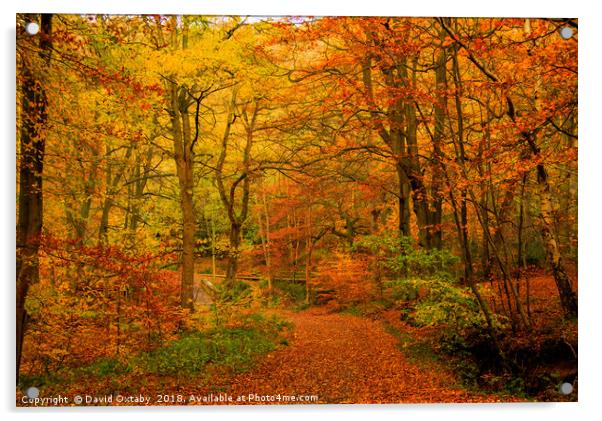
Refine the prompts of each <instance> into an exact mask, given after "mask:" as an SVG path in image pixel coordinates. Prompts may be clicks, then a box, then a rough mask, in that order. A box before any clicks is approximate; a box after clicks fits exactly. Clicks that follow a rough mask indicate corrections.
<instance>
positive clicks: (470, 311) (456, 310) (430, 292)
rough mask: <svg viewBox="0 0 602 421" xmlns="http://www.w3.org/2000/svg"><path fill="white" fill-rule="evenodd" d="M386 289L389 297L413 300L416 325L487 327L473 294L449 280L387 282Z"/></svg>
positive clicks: (413, 319) (498, 321)
mask: <svg viewBox="0 0 602 421" xmlns="http://www.w3.org/2000/svg"><path fill="white" fill-rule="evenodd" d="M388 287H389V288H390V289H391V296H392V297H412V300H415V303H414V304H413V311H412V312H411V313H410V314H409V317H410V319H411V320H412V321H413V322H414V323H415V324H416V325H419V326H435V325H445V326H448V327H450V328H452V329H453V330H454V331H460V330H463V329H466V328H478V329H486V327H487V324H486V320H485V317H484V315H483V313H482V311H481V309H480V307H479V304H478V302H477V300H476V298H475V297H474V294H473V293H472V291H471V290H470V289H469V288H468V287H464V286H461V285H457V284H456V283H455V282H453V281H452V280H450V279H447V278H438V277H434V278H431V279H428V280H424V279H402V280H397V281H393V282H389V283H388ZM419 291H422V292H423V294H424V296H422V297H419V293H418V292H419ZM403 300H404V301H408V300H407V299H403ZM494 321H495V322H496V323H497V324H498V325H501V324H502V323H504V320H503V319H502V318H501V317H497V318H495V319H494Z"/></svg>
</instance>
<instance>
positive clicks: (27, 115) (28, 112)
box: [16, 14, 52, 384]
mask: <svg viewBox="0 0 602 421" xmlns="http://www.w3.org/2000/svg"><path fill="white" fill-rule="evenodd" d="M28 18H29V19H31V20H33V21H35V20H36V17H35V16H34V15H30V16H28ZM51 35H52V15H51V14H43V15H42V17H41V33H40V34H39V35H38V37H39V40H40V41H39V46H40V52H39V56H40V59H41V60H42V61H43V63H44V64H45V66H48V65H49V62H50V55H51V50H52V43H51V39H50V37H51ZM34 60H35V59H34ZM22 66H23V67H22V68H21V78H22V79H20V83H19V84H20V86H21V87H22V97H21V127H20V136H19V137H20V139H19V140H20V160H19V215H18V221H17V239H16V240H17V244H16V245H17V256H16V257H17V262H16V263H17V268H16V269H17V279H16V284H17V285H16V335H17V338H16V380H17V384H18V383H19V371H20V368H21V355H22V351H23V339H24V336H25V331H26V330H27V318H28V316H27V311H26V309H25V299H26V298H27V293H28V291H29V287H30V286H31V285H32V284H35V283H36V282H38V281H39V277H40V274H39V249H40V236H41V234H42V224H43V216H44V214H43V189H42V174H43V170H44V152H45V147H46V139H45V137H44V133H43V130H44V128H45V125H46V121H47V98H46V91H45V89H44V85H43V82H42V81H41V80H40V77H39V75H38V73H37V72H38V71H39V70H34V69H32V68H31V66H32V63H31V62H27V61H24V62H23V63H22Z"/></svg>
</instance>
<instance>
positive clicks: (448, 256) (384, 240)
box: [354, 235, 460, 277]
mask: <svg viewBox="0 0 602 421" xmlns="http://www.w3.org/2000/svg"><path fill="white" fill-rule="evenodd" d="M354 247H355V249H356V250H357V249H367V250H369V251H370V253H371V254H372V255H373V256H376V257H377V259H378V261H379V264H380V265H381V266H382V268H384V269H387V270H389V271H392V272H393V273H396V274H398V275H402V276H405V277H431V276H437V277H453V273H454V272H455V267H456V265H457V264H458V262H459V261H460V259H459V258H458V257H457V256H454V255H453V254H452V253H451V252H450V251H449V250H445V249H441V250H439V249H431V250H427V249H425V248H423V247H419V246H417V245H416V244H415V241H414V239H413V238H412V237H406V236H399V235H385V236H382V235H379V236H375V235H370V236H365V237H363V238H362V239H360V240H359V241H357V242H356V244H355V246H354Z"/></svg>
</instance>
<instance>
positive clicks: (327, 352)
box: [212, 308, 518, 404]
mask: <svg viewBox="0 0 602 421" xmlns="http://www.w3.org/2000/svg"><path fill="white" fill-rule="evenodd" d="M281 315H282V316H284V317H285V318H286V319H288V320H289V321H291V322H292V323H293V325H294V329H293V330H292V333H291V334H290V338H289V345H288V346H286V347H283V348H280V349H278V350H276V351H274V352H272V353H270V354H268V355H267V357H266V358H265V359H264V360H263V362H262V363H260V365H258V366H257V367H256V368H255V369H253V370H251V371H249V372H246V373H243V374H240V375H238V376H235V377H234V378H229V379H222V382H223V383H222V385H221V387H220V385H219V383H218V384H215V383H213V385H212V390H216V389H217V390H221V391H224V392H226V393H228V394H230V395H232V396H233V397H234V399H236V396H247V395H248V394H257V395H259V396H264V395H268V396H273V395H278V394H282V395H289V396H290V395H295V396H299V395H302V396H305V395H317V396H318V398H319V401H318V402H317V403H428V402H439V403H441V402H501V401H517V400H518V399H517V398H513V397H501V396H500V395H484V394H479V393H474V392H471V391H468V390H466V389H464V388H462V387H461V386H460V385H459V382H458V380H457V378H456V377H455V376H454V374H453V373H452V372H451V371H449V370H447V369H446V368H444V367H443V366H439V365H437V364H435V365H433V364H425V365H421V364H420V363H417V362H414V361H411V360H410V359H409V358H408V357H406V356H405V355H404V354H403V353H402V352H401V350H400V349H399V348H398V346H397V345H398V339H397V338H396V337H395V336H393V335H392V334H390V333H388V332H386V331H385V329H384V326H383V323H382V322H380V321H375V320H370V319H365V318H361V317H356V316H353V315H348V314H340V313H329V312H328V311H327V310H326V309H324V308H313V309H310V310H306V311H303V312H300V313H293V312H287V313H283V314H281ZM256 403H264V404H265V403H270V402H256ZM273 403H276V404H281V403H283V402H280V401H275V402H273ZM297 403H298V402H297ZM308 403H316V402H308Z"/></svg>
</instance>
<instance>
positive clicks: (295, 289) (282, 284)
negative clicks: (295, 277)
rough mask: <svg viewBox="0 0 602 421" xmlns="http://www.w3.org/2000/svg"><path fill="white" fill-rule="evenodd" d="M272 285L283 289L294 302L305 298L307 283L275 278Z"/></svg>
mask: <svg viewBox="0 0 602 421" xmlns="http://www.w3.org/2000/svg"><path fill="white" fill-rule="evenodd" d="M272 286H273V287H274V288H277V289H279V290H280V291H282V292H283V293H284V294H285V295H286V296H287V297H288V298H289V299H290V300H291V301H293V302H294V303H300V302H303V301H304V300H305V284H301V283H296V282H288V281H280V280H274V283H273V285H272Z"/></svg>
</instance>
